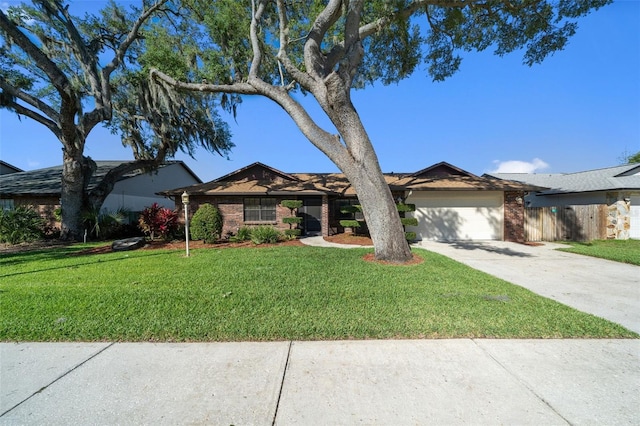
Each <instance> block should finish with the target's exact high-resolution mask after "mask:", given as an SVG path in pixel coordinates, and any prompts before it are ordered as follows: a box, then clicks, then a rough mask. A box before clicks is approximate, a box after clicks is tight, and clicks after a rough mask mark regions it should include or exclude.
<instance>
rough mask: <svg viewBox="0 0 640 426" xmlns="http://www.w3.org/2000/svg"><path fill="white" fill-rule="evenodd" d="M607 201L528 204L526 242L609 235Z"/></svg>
mask: <svg viewBox="0 0 640 426" xmlns="http://www.w3.org/2000/svg"><path fill="white" fill-rule="evenodd" d="M607 214H608V208H607V205H606V204H590V205H585V206H558V207H527V208H526V209H525V214H524V236H525V239H526V241H590V240H602V239H606V238H607Z"/></svg>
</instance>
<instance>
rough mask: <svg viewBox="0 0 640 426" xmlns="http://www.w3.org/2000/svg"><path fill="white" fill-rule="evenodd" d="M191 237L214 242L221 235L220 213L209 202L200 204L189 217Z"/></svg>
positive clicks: (210, 242) (208, 242)
mask: <svg viewBox="0 0 640 426" xmlns="http://www.w3.org/2000/svg"><path fill="white" fill-rule="evenodd" d="M189 231H190V233H191V238H193V239H194V240H203V241H204V242H205V243H207V244H212V243H215V242H216V241H218V240H219V239H220V237H221V236H222V214H220V210H218V209H217V208H215V207H214V206H212V205H211V204H208V203H207V204H202V205H201V206H200V208H198V210H197V211H196V212H195V214H194V215H193V218H191V228H190V229H189Z"/></svg>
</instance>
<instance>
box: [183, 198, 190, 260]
mask: <svg viewBox="0 0 640 426" xmlns="http://www.w3.org/2000/svg"><path fill="white" fill-rule="evenodd" d="M182 204H184V234H185V235H184V238H185V242H186V248H187V257H189V193H187V191H184V192H183V193H182Z"/></svg>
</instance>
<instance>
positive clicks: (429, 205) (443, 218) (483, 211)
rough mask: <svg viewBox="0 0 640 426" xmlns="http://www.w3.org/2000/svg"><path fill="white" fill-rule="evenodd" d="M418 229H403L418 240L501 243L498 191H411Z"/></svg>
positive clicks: (501, 225) (501, 218)
mask: <svg viewBox="0 0 640 426" xmlns="http://www.w3.org/2000/svg"><path fill="white" fill-rule="evenodd" d="M407 203H412V204H415V205H416V211H415V212H413V215H414V217H416V218H417V219H418V226H417V227H413V226H409V227H407V231H413V232H416V234H417V235H416V237H417V238H418V239H422V240H438V241H457V240H502V229H503V221H504V215H503V193H502V192H501V191H486V192H485V191H429V192H427V191H414V192H413V193H412V194H411V195H410V196H409V197H408V198H407Z"/></svg>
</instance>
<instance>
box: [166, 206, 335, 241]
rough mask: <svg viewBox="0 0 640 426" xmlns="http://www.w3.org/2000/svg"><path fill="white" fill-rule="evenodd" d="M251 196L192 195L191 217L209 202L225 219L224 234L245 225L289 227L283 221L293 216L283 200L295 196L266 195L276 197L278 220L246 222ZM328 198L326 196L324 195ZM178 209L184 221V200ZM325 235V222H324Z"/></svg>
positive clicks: (283, 228) (235, 232)
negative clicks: (245, 201) (245, 202)
mask: <svg viewBox="0 0 640 426" xmlns="http://www.w3.org/2000/svg"><path fill="white" fill-rule="evenodd" d="M245 198H251V197H243V196H237V197H210V196H191V197H190V198H189V218H191V217H193V214H194V213H195V212H196V211H197V210H198V208H199V207H200V205H202V204H206V203H209V204H211V205H213V206H214V207H215V208H217V209H218V210H219V211H220V214H222V219H223V227H222V236H223V237H225V236H231V235H236V234H237V233H238V229H240V228H241V227H243V226H259V225H267V226H273V227H274V228H276V229H278V230H281V231H284V230H286V229H289V225H288V224H286V223H283V222H282V219H283V218H285V217H289V216H291V211H290V210H289V209H288V208H287V207H282V206H281V205H280V202H281V201H282V200H291V199H295V197H264V198H275V199H276V220H275V221H262V222H245V220H244V199H245ZM323 198H326V197H323ZM176 210H178V211H179V213H178V216H179V220H180V222H181V223H184V206H183V204H182V201H181V200H180V199H178V200H177V201H176ZM323 222H324V205H323ZM323 235H325V234H324V224H323Z"/></svg>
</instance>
